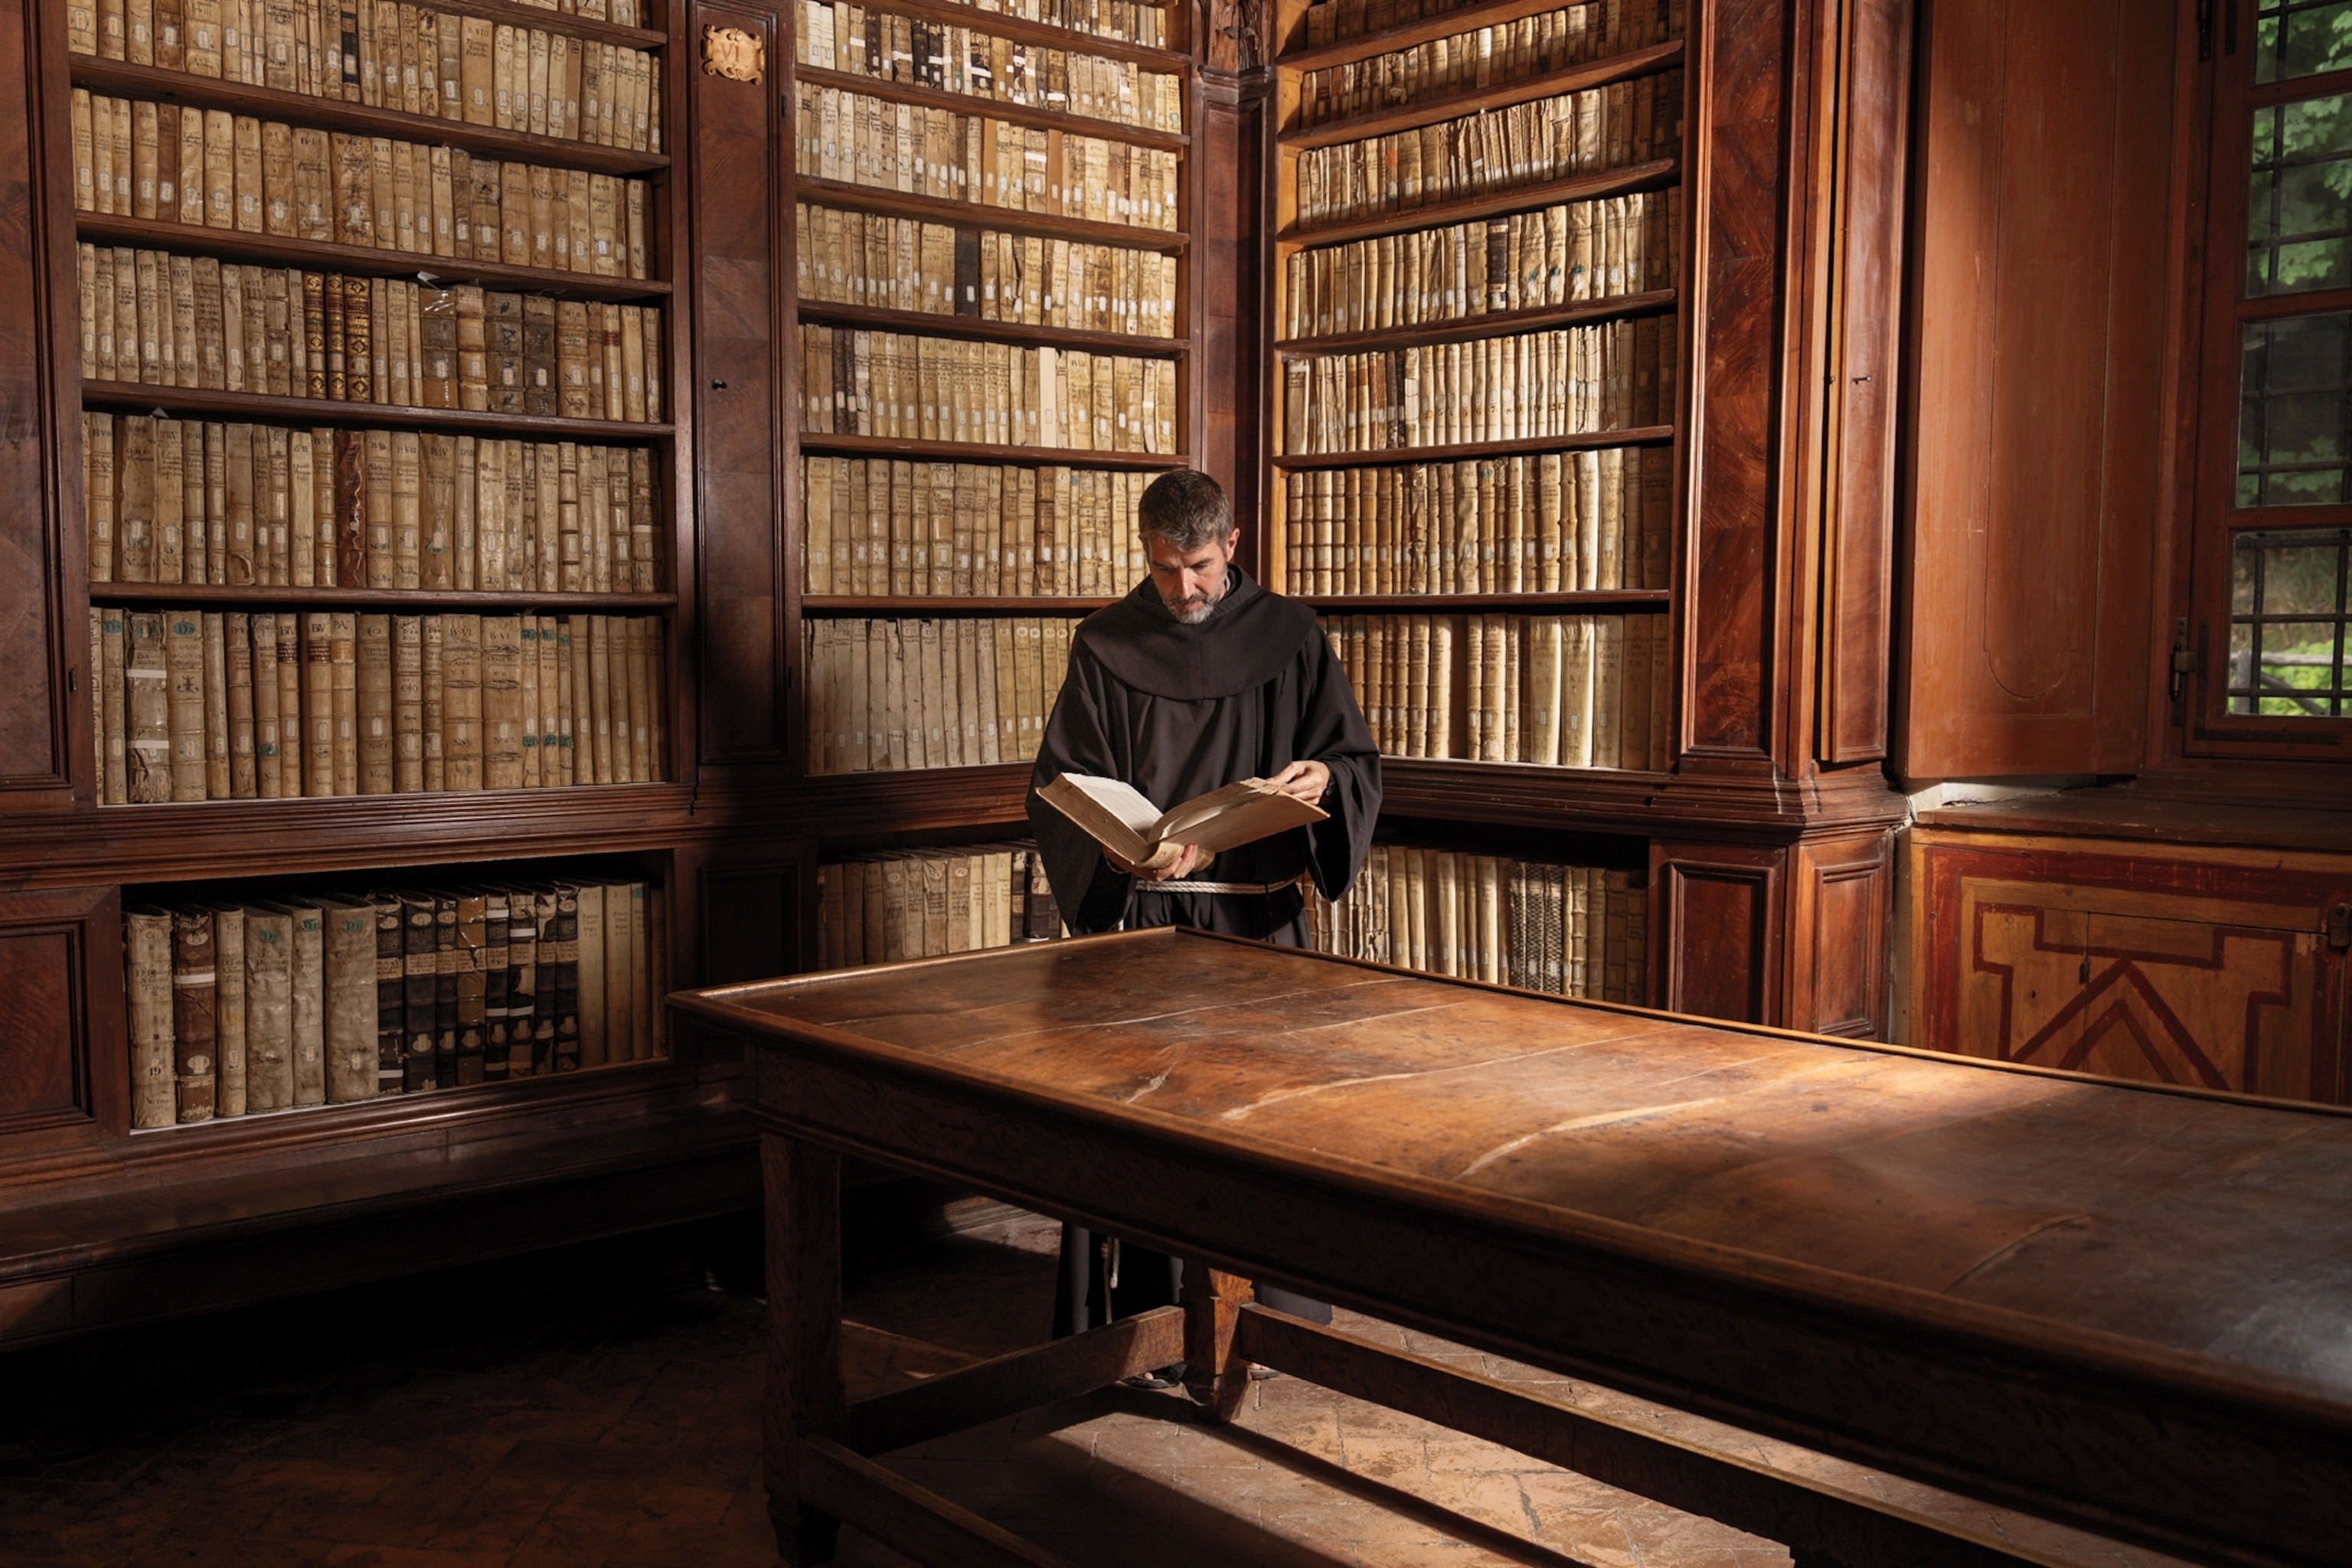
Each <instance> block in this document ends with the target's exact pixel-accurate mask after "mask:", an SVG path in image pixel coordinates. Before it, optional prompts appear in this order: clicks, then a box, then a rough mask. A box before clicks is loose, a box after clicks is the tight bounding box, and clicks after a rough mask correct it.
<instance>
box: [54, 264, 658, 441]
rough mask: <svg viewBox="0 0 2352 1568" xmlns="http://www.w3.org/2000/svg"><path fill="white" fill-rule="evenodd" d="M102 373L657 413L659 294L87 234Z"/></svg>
mask: <svg viewBox="0 0 2352 1568" xmlns="http://www.w3.org/2000/svg"><path fill="white" fill-rule="evenodd" d="M79 260H80V267H79V279H78V282H79V292H80V306H81V350H82V352H81V363H82V365H83V374H84V375H85V376H86V377H88V378H89V379H93V380H97V381H113V382H123V383H134V384H142V385H148V386H177V387H186V388H191V389H194V390H198V391H206V392H244V393H258V394H267V395H272V396H279V397H310V398H323V399H325V400H326V401H329V402H332V403H365V404H379V405H386V406H390V407H395V408H463V409H472V410H476V411H479V412H488V413H492V414H525V415H533V416H562V417H563V418H567V419H606V420H614V421H625V422H626V423H629V424H633V425H645V424H660V423H661V422H662V421H663V419H664V417H665V415H666V411H667V396H666V395H665V390H664V369H663V361H662V339H663V331H662V308H661V307H660V306H658V305H614V304H600V303H596V302H594V301H582V300H551V299H547V298H545V297H544V296H541V295H537V294H510V293H506V292H503V291H500V290H498V289H478V288H475V287H473V286H471V285H461V286H459V287H457V288H454V289H438V288H435V287H433V286H432V285H430V284H425V283H409V282H403V281H401V280H400V279H396V278H362V277H358V276H354V275H347V274H344V273H340V272H326V273H320V272H305V271H302V270H300V269H299V268H278V267H252V266H243V267H241V266H238V265H236V263H234V262H226V261H220V260H216V259H215V258H212V257H209V256H180V255H173V254H170V253H167V252H163V251H157V250H133V249H130V248H127V247H116V248H110V247H101V246H90V245H84V246H82V247H80V250H79Z"/></svg>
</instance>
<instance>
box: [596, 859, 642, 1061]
mask: <svg viewBox="0 0 2352 1568" xmlns="http://www.w3.org/2000/svg"><path fill="white" fill-rule="evenodd" d="M635 924H636V921H635V902H634V900H632V899H631V897H630V884H628V883H626V882H609V883H606V884H605V886H604V1059H605V1060H606V1061H608V1062H624V1061H633V1060H635V1058H637V1057H638V1056H639V1055H641V1054H642V1053H641V1052H640V1051H639V1050H638V1048H637V1037H636V993H635V983H636V973H635V958H634V954H633V951H632V933H633V931H635Z"/></svg>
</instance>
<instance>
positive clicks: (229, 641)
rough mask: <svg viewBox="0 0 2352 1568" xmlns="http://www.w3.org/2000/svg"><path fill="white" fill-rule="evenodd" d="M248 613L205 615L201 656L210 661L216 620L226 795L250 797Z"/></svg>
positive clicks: (250, 643) (253, 791)
mask: <svg viewBox="0 0 2352 1568" xmlns="http://www.w3.org/2000/svg"><path fill="white" fill-rule="evenodd" d="M251 619H252V617H251V616H248V615H247V614H245V613H243V612H239V611H230V612H227V613H226V614H225V615H222V616H207V617H206V618H205V642H206V651H205V660H206V663H207V666H209V664H210V662H211V644H212V638H213V622H214V621H215V620H218V621H219V623H220V648H221V662H222V667H223V668H222V673H223V677H224V680H223V690H222V695H221V705H222V707H223V708H224V710H225V711H224V713H223V718H224V721H225V726H224V727H225V728H226V732H227V733H226V740H227V751H228V756H227V763H228V778H227V781H226V782H227V785H228V789H227V796H228V798H230V799H234V800H252V799H254V798H255V797H256V795H257V784H256V782H255V771H254V731H253V637H252V629H251V626H250V622H251Z"/></svg>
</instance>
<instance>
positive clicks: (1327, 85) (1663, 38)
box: [1298, 0, 1684, 125]
mask: <svg viewBox="0 0 2352 1568" xmlns="http://www.w3.org/2000/svg"><path fill="white" fill-rule="evenodd" d="M1335 9H1338V7H1337V6H1336V5H1332V4H1328V3H1327V4H1325V5H1318V6H1315V7H1313V8H1312V9H1310V10H1309V11H1308V12H1307V27H1308V32H1309V35H1310V37H1311V36H1312V34H1313V32H1314V31H1315V30H1316V28H1317V27H1318V16H1322V17H1329V16H1330V15H1331V13H1332V11H1334V10H1335ZM1357 15H1359V16H1360V15H1361V13H1360V11H1359V12H1358V13H1357ZM1334 19H1335V20H1336V18H1334ZM1683 23H1684V0H1586V4H1584V5H1566V6H1562V7H1561V8H1560V9H1559V10H1557V11H1546V12H1543V13H1541V14H1539V15H1537V16H1520V17H1517V18H1515V19H1514V20H1511V21H1508V22H1497V23H1495V24H1493V25H1492V26H1484V27H1477V28H1474V29H1472V30H1470V31H1467V32H1461V33H1455V34H1454V35H1453V36H1451V37H1444V38H1434V39H1432V40H1431V41H1429V42H1428V43H1425V44H1416V45H1413V46H1412V47H1408V48H1402V49H1391V50H1389V51H1388V52H1386V53H1384V54H1378V55H1374V56H1372V57H1371V58H1369V59H1361V60H1349V61H1348V62H1347V63H1346V64H1344V65H1338V66H1330V67H1327V68H1324V69H1322V70H1311V71H1307V72H1306V73H1305V74H1304V75H1303V76H1302V77H1301V78H1300V79H1299V84H1298V123H1299V124H1301V125H1320V124H1322V123H1323V122H1324V121H1328V120H1339V119H1344V118H1346V117H1347V116H1349V115H1353V114H1363V113H1367V112H1370V110H1377V109H1395V108H1400V107H1402V106H1403V105H1405V104H1409V103H1423V102H1426V101H1427V100H1431V99H1436V98H1452V97H1454V96H1455V95H1456V94H1459V93H1468V92H1476V91H1479V90H1482V89H1486V88H1490V87H1501V86H1504V85H1505V84H1507V83H1509V82H1515V81H1523V80H1525V79H1527V78H1528V77H1531V76H1540V75H1542V74H1543V73H1544V72H1545V71H1549V70H1556V69H1558V68H1560V67H1562V66H1572V65H1581V64H1583V63H1585V62H1586V61H1589V60H1600V59H1607V58H1609V57H1611V56H1612V55H1620V54H1623V53H1625V52H1626V51H1628V50H1631V49H1640V48H1646V47H1649V46H1650V45H1653V44H1664V43H1670V42H1672V41H1673V40H1675V39H1676V38H1679V37H1682V36H1683V35H1682V29H1683ZM1372 30H1377V29H1372Z"/></svg>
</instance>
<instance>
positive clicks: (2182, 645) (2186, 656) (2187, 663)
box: [2172, 616, 2197, 702]
mask: <svg viewBox="0 0 2352 1568" xmlns="http://www.w3.org/2000/svg"><path fill="white" fill-rule="evenodd" d="M2196 673H2197V650H2196V649H2195V648H2193V647H2189V617H2188V616H2181V617H2180V618H2179V619H2178V620H2176V621H2174V622H2173V623H2172V700H2174V701H2176V702H2178V701H2179V700H2180V683H2181V681H2182V680H2183V679H2185V678H2187V677H2189V676H2191V675H2194V674H2196Z"/></svg>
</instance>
